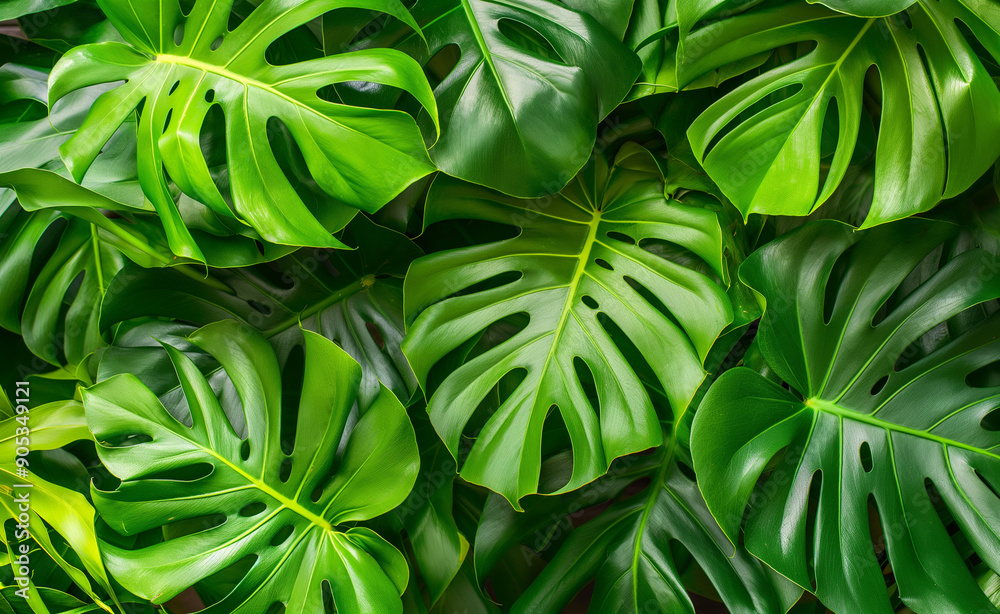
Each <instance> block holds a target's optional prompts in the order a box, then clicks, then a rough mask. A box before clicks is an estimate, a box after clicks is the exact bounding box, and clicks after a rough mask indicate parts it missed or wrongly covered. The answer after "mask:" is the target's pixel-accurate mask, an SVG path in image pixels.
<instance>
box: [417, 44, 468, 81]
mask: <svg viewBox="0 0 1000 614" xmlns="http://www.w3.org/2000/svg"><path fill="white" fill-rule="evenodd" d="M461 59H462V50H461V48H460V47H459V46H458V45H456V44H455V43H449V44H447V45H445V46H444V47H441V49H440V50H438V52H437V53H435V54H434V56H433V57H432V58H431V59H430V60H429V61H428V62H427V63H426V64H424V75H425V76H426V77H427V81H428V83H430V84H431V89H436V88H437V86H438V85H440V84H441V82H442V81H444V80H445V79H447V78H448V75H450V74H451V73H452V71H453V70H455V67H456V66H458V62H459V60H461Z"/></svg>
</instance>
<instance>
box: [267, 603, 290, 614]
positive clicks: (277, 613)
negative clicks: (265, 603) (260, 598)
mask: <svg viewBox="0 0 1000 614" xmlns="http://www.w3.org/2000/svg"><path fill="white" fill-rule="evenodd" d="M265 614H285V604H283V603H281V602H280V601H276V602H274V603H272V604H271V607H269V608H268V609H267V612H266V613H265Z"/></svg>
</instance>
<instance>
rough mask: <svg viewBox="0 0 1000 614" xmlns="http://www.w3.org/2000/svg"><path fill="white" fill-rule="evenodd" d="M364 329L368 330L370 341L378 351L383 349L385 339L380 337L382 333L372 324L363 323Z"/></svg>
mask: <svg viewBox="0 0 1000 614" xmlns="http://www.w3.org/2000/svg"><path fill="white" fill-rule="evenodd" d="M365 328H366V329H367V330H368V334H369V335H371V337H372V341H374V342H375V345H377V346H378V349H379V350H384V349H385V338H383V337H382V331H380V330H379V329H378V326H375V323H374V322H365Z"/></svg>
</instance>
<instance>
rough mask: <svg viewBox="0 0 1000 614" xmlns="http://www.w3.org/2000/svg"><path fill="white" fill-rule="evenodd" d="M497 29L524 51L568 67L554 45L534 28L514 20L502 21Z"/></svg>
mask: <svg viewBox="0 0 1000 614" xmlns="http://www.w3.org/2000/svg"><path fill="white" fill-rule="evenodd" d="M497 29H498V30H500V33H501V34H503V35H504V36H505V37H507V40H509V41H510V42H512V43H514V44H515V45H517V46H518V47H520V48H521V49H522V50H524V51H527V52H528V53H531V54H533V55H536V56H539V57H543V58H545V59H547V60H549V61H551V62H557V63H559V64H562V65H563V66H568V64H567V63H566V61H565V60H564V59H563V58H562V56H560V55H559V52H557V51H556V49H555V47H553V46H552V43H550V42H549V41H548V39H546V38H545V37H544V36H542V35H541V34H540V33H539V32H538V31H537V30H535V29H534V28H532V27H530V26H527V25H525V24H523V23H521V22H519V21H514V20H512V19H501V20H500V21H499V23H498V24H497Z"/></svg>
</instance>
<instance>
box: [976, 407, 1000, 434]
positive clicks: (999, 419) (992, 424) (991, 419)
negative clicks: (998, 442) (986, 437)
mask: <svg viewBox="0 0 1000 614" xmlns="http://www.w3.org/2000/svg"><path fill="white" fill-rule="evenodd" d="M979 426H981V427H983V428H984V429H986V430H987V431H990V432H993V433H996V432H997V431H1000V407H997V408H995V409H992V410H990V412H989V413H987V414H986V415H985V416H983V419H982V420H980V421H979Z"/></svg>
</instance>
